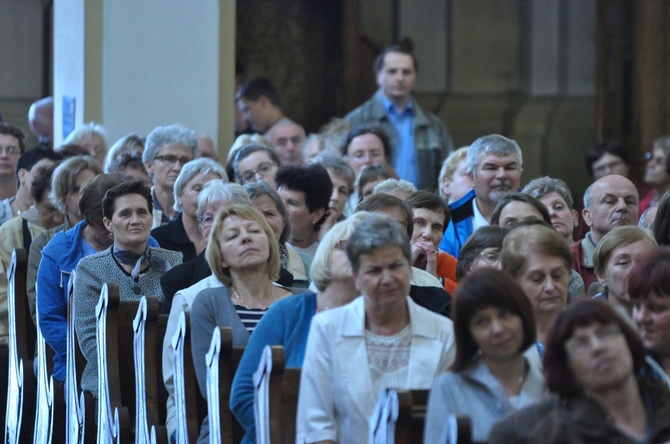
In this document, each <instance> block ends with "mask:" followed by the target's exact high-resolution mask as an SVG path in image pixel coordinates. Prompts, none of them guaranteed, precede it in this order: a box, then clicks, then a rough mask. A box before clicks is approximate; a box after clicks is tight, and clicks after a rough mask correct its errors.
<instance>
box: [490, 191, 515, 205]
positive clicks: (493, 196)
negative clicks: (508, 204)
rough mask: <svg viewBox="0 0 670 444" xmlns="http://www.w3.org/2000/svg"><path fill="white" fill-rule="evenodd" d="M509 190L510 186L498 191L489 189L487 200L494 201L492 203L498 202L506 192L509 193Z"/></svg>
mask: <svg viewBox="0 0 670 444" xmlns="http://www.w3.org/2000/svg"><path fill="white" fill-rule="evenodd" d="M511 192H512V189H511V188H510V189H509V190H507V191H500V190H494V191H491V192H490V193H489V200H490V201H491V202H494V203H496V204H497V203H498V202H500V200H501V199H502V198H503V197H505V196H506V195H508V194H509V193H511Z"/></svg>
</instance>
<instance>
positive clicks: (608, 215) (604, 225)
mask: <svg viewBox="0 0 670 444" xmlns="http://www.w3.org/2000/svg"><path fill="white" fill-rule="evenodd" d="M638 203H639V197H638V193H637V189H636V188H635V185H633V182H631V181H630V180H628V179H626V178H625V177H623V176H617V175H611V176H605V177H603V178H602V179H598V180H597V181H596V182H594V184H593V190H592V193H591V204H590V207H591V208H585V209H584V211H583V212H582V215H583V216H584V221H585V222H586V224H587V225H588V226H589V227H591V231H593V232H594V233H595V234H596V239H594V240H595V241H596V242H598V241H599V240H600V238H601V237H602V236H604V235H605V234H607V233H609V232H610V231H612V230H613V229H614V228H617V227H622V226H625V225H635V224H636V223H637V218H638Z"/></svg>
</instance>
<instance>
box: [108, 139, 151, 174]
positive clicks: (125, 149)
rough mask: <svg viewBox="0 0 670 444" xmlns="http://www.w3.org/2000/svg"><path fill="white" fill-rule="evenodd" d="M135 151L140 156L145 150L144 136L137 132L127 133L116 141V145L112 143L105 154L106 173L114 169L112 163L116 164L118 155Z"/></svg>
mask: <svg viewBox="0 0 670 444" xmlns="http://www.w3.org/2000/svg"><path fill="white" fill-rule="evenodd" d="M134 151H136V152H138V153H139V157H140V158H141V157H142V152H143V151H144V138H142V137H140V136H138V135H137V134H132V133H131V134H126V135H125V136H123V137H121V138H120V139H119V140H117V141H116V142H114V145H112V146H111V147H110V148H109V150H107V154H105V165H104V167H103V170H104V171H105V173H109V172H111V171H112V170H111V168H112V164H114V162H115V161H116V159H117V157H118V156H120V155H121V154H123V153H131V152H134Z"/></svg>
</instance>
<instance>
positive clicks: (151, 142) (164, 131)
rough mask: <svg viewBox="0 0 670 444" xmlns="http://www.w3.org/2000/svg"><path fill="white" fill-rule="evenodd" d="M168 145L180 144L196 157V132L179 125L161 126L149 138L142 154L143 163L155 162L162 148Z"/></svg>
mask: <svg viewBox="0 0 670 444" xmlns="http://www.w3.org/2000/svg"><path fill="white" fill-rule="evenodd" d="M166 144H179V145H183V146H185V147H186V148H189V149H190V150H191V152H192V153H193V156H194V157H195V152H196V151H195V150H196V149H197V148H198V139H196V137H195V132H194V131H193V130H190V129H188V128H186V127H185V126H184V125H181V124H179V123H177V124H174V125H168V126H159V127H156V128H154V130H153V131H151V132H150V133H149V135H148V136H147V140H146V143H145V144H144V152H143V153H142V162H144V163H145V164H146V163H147V161H149V162H153V161H154V159H155V158H156V154H157V153H158V150H159V149H160V147H162V146H163V145H166Z"/></svg>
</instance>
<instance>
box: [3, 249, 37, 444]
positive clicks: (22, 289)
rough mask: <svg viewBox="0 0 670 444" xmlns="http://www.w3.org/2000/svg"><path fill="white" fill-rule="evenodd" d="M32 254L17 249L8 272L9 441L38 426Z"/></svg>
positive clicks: (20, 439) (22, 437) (25, 438)
mask: <svg viewBox="0 0 670 444" xmlns="http://www.w3.org/2000/svg"><path fill="white" fill-rule="evenodd" d="M27 269H28V253H27V252H26V250H24V249H15V250H14V251H13V252H12V260H11V262H10V265H9V269H8V270H7V281H8V285H7V309H8V317H9V341H8V342H9V344H8V354H9V356H8V361H9V362H8V378H7V381H6V384H7V400H6V401H7V404H6V408H7V411H6V416H5V442H11V443H14V442H23V441H28V440H30V438H31V437H32V436H33V426H34V423H35V418H34V414H35V400H36V384H37V382H36V379H35V374H34V372H33V356H34V351H35V350H34V346H35V339H36V334H37V333H36V329H35V325H34V324H33V321H32V319H31V317H30V309H29V308H28V299H27V296H26V272H27Z"/></svg>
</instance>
